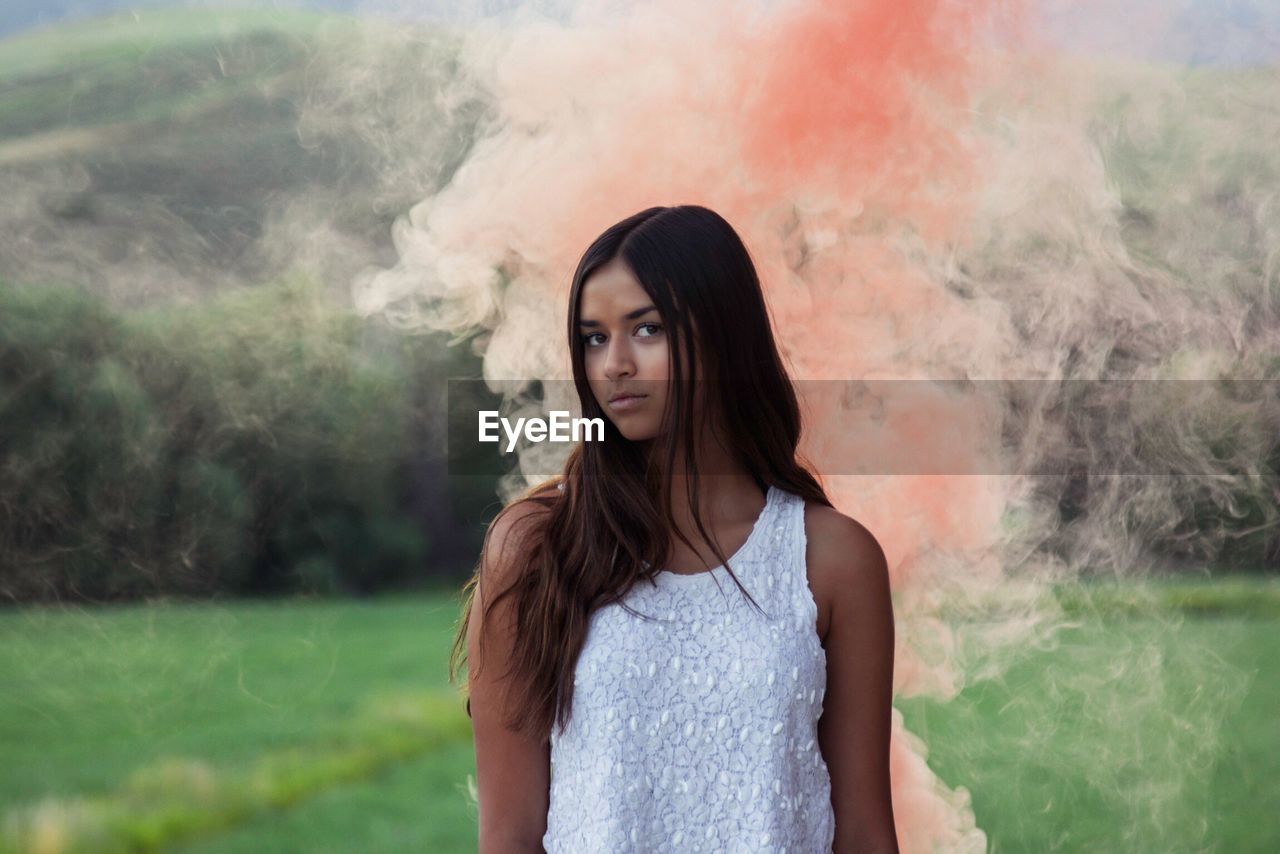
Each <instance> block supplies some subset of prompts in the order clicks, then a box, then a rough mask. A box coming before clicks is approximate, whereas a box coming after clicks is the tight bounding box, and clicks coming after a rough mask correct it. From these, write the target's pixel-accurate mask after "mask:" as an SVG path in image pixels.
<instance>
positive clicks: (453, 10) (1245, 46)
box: [0, 0, 1280, 65]
mask: <svg viewBox="0 0 1280 854" xmlns="http://www.w3.org/2000/svg"><path fill="white" fill-rule="evenodd" d="M184 5H200V6H254V7H258V8H272V7H274V8H288V7H302V8H311V9H331V10H335V11H343V12H352V11H365V12H376V13H382V14H392V15H397V16H407V17H412V18H418V19H430V18H433V17H444V18H455V19H456V18H458V17H465V16H472V15H486V14H493V13H496V12H501V11H504V10H508V9H510V8H512V7H514V6H516V5H518V3H517V2H516V0H473V2H457V0H452V2H451V0H6V2H5V3H4V4H3V5H2V6H0V37H3V36H6V35H12V34H14V33H18V32H21V31H22V30H25V29H29V28H31V27H37V26H43V25H49V24H53V23H57V22H58V21H63V20H72V19H77V18H84V17H92V16H95V15H100V14H103V13H107V12H113V11H118V10H122V9H130V8H145V7H147V6H168V7H174V6H184ZM526 5H534V6H536V7H538V8H539V9H541V10H543V11H545V12H546V13H548V14H550V15H552V16H555V15H557V14H561V13H563V10H564V9H566V8H567V7H568V6H570V5H572V4H571V2H570V0H532V2H527V3H526ZM1036 5H1037V7H1038V8H1039V9H1041V10H1042V12H1041V18H1042V20H1043V21H1044V26H1045V28H1046V31H1047V32H1048V33H1049V34H1050V39H1051V41H1052V42H1054V43H1056V44H1058V45H1060V46H1061V47H1063V49H1065V50H1069V51H1072V52H1078V53H1083V54H1092V55H1098V54H1104V55H1114V56H1124V57H1129V58H1136V59H1151V60H1160V61H1166V62H1180V63H1187V64H1191V65H1256V64H1274V63H1277V62H1280V0H1131V2H1125V3H1116V2H1114V0H1039V2H1038V3H1036Z"/></svg>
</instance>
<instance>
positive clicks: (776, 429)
mask: <svg viewBox="0 0 1280 854" xmlns="http://www.w3.org/2000/svg"><path fill="white" fill-rule="evenodd" d="M615 258H620V259H621V260H622V261H623V262H624V263H625V264H626V265H627V266H628V267H629V268H630V271H631V273H632V275H634V276H635V278H636V280H637V281H639V283H640V284H641V286H642V287H643V288H644V290H645V292H646V293H647V294H648V295H649V296H650V297H651V298H652V299H653V304H654V305H655V306H656V307H657V308H658V312H659V314H660V315H661V316H662V323H663V325H664V327H665V328H666V329H667V331H668V334H667V340H668V342H669V343H668V346H669V348H670V351H669V352H670V360H669V361H670V378H669V381H668V383H669V385H668V388H669V396H668V398H669V400H668V405H667V410H666V412H667V417H666V420H665V421H664V424H663V429H662V431H661V433H660V435H658V436H657V437H655V438H654V439H653V440H651V441H644V442H640V441H636V442H633V441H629V440H628V439H626V438H625V437H624V436H623V435H622V434H621V433H620V432H619V431H618V429H617V427H616V426H615V425H614V424H613V423H612V421H611V420H610V419H609V418H608V416H607V415H606V414H605V412H604V410H603V409H602V408H601V407H600V405H599V403H598V402H597V401H596V399H595V396H594V394H593V393H592V391H591V387H590V384H589V383H588V381H587V375H586V370H585V368H584V362H583V356H584V347H585V345H584V343H583V340H582V334H581V332H580V330H579V327H578V320H579V302H580V295H581V293H582V288H583V285H584V284H585V283H586V281H587V280H588V278H590V276H591V274H592V273H594V272H595V271H596V270H597V269H599V268H600V267H601V266H603V265H604V264H606V263H608V262H610V261H612V260H614V259H615ZM695 327H696V335H695V334H694V333H695ZM568 335H569V350H570V354H571V357H572V361H573V380H574V384H575V386H576V387H577V392H578V399H579V402H580V405H581V412H582V415H583V416H585V417H588V418H601V419H602V420H603V422H604V425H605V436H604V441H590V442H582V443H580V444H579V445H578V446H577V447H575V448H574V450H573V451H572V453H570V455H569V457H568V460H567V461H566V463H565V467H564V472H563V474H562V475H561V476H560V477H558V478H554V479H552V480H551V481H549V482H546V483H542V484H539V485H537V486H534V487H531V488H530V489H528V490H526V491H524V492H523V493H522V494H521V495H518V496H517V497H515V498H514V499H513V500H512V501H511V502H510V503H508V504H507V506H506V507H504V508H503V509H502V510H501V511H500V512H499V513H498V515H497V516H496V517H495V518H494V520H493V521H492V522H490V523H489V527H488V530H487V531H486V533H485V538H484V549H485V550H487V549H488V548H489V537H490V535H491V534H492V533H493V529H494V526H495V523H496V522H497V521H498V518H500V517H501V516H502V514H503V513H506V512H508V511H510V510H511V508H513V507H515V506H516V505H519V504H522V503H532V504H533V505H536V510H537V512H532V513H529V514H527V515H525V516H523V517H521V518H520V520H519V521H520V522H521V523H528V524H527V525H526V527H527V529H528V530H526V531H525V532H524V533H523V535H521V536H520V538H519V539H520V543H521V547H520V548H519V549H518V550H517V552H518V554H519V558H518V560H519V562H520V566H519V567H518V568H517V570H516V571H514V572H513V573H512V578H513V581H512V583H511V584H510V585H509V586H508V587H507V588H506V589H504V590H502V591H501V592H500V593H498V594H497V595H491V593H490V587H489V586H488V585H487V584H486V586H485V588H484V589H485V594H484V597H483V598H484V601H485V603H486V608H485V613H484V615H483V619H482V623H481V626H484V625H485V624H486V623H488V622H489V621H488V619H487V616H488V614H489V612H490V611H491V610H492V609H493V606H494V605H495V604H496V603H497V602H498V601H499V600H500V599H502V598H504V597H506V596H514V597H515V601H514V613H515V625H514V632H515V637H516V638H517V641H516V644H515V648H514V649H513V650H512V659H511V661H510V667H509V669H508V671H507V674H506V675H505V676H504V678H507V679H514V680H515V682H514V684H511V685H510V689H511V690H512V691H513V693H510V694H509V696H511V697H513V698H514V703H513V708H514V709H515V713H514V714H513V716H512V717H511V719H510V720H509V721H507V725H508V726H509V727H511V728H512V729H515V730H518V731H521V732H525V733H528V734H531V735H535V736H536V737H541V738H545V737H547V735H548V734H549V732H550V730H551V727H552V726H553V725H554V724H559V725H561V726H563V725H564V724H565V723H567V722H568V720H569V717H570V714H571V712H572V708H573V677H574V667H575V665H576V662H577V660H578V653H579V651H580V650H581V649H582V644H583V641H584V639H585V637H586V631H587V626H588V621H589V619H590V616H591V614H592V613H593V612H594V611H595V610H596V609H597V608H600V607H602V606H604V605H607V604H610V603H613V602H620V601H621V600H622V599H623V598H624V597H625V596H626V594H627V592H628V591H630V590H631V588H632V587H633V586H634V585H635V584H637V583H639V582H641V581H645V580H647V579H649V578H651V577H652V576H653V575H655V574H656V572H657V571H658V570H657V569H656V568H660V567H663V566H665V565H666V563H667V560H668V558H669V556H670V551H671V537H672V534H673V533H674V534H675V535H676V536H679V537H680V539H681V541H682V542H684V543H686V544H688V545H689V546H690V548H693V545H692V544H691V543H689V541H688V540H687V539H686V538H685V537H684V536H683V535H681V534H680V533H679V532H678V531H677V529H676V524H675V520H674V519H673V518H672V515H671V510H670V503H669V501H667V500H664V499H665V498H666V497H667V496H669V494H670V488H671V487H670V484H671V477H670V473H671V472H672V471H674V466H675V463H676V455H677V452H678V450H679V451H681V453H680V456H681V457H682V466H683V469H684V472H685V473H686V475H687V478H686V483H687V484H688V497H689V507H690V509H691V512H692V514H693V518H694V522H695V524H696V526H697V529H698V531H699V533H700V535H701V536H702V538H703V540H704V541H705V542H707V543H709V544H710V546H711V548H712V551H713V552H714V553H715V555H716V557H717V558H718V559H719V560H720V562H721V565H723V566H725V568H726V569H727V570H728V571H729V574H730V576H731V577H732V578H733V580H734V583H735V584H736V585H737V586H738V588H739V590H741V591H742V592H743V593H744V594H746V595H747V598H748V599H750V598H751V597H750V594H749V593H748V592H747V591H746V589H745V588H744V587H743V586H742V584H741V583H740V582H739V581H738V578H737V576H736V575H734V574H733V571H732V569H731V568H730V567H729V566H728V558H727V557H726V556H725V555H724V554H722V552H721V549H720V546H719V544H718V543H716V542H715V541H714V538H712V537H710V536H708V534H707V531H706V529H705V528H704V527H703V523H702V519H701V517H700V515H699V513H698V507H699V501H698V487H697V480H698V478H697V473H698V468H697V460H695V459H694V455H695V454H694V450H695V448H696V444H695V436H696V435H697V433H696V429H697V427H698V425H695V424H694V423H693V418H692V417H691V416H692V413H693V402H694V391H695V389H694V387H693V386H694V383H693V382H688V381H686V380H685V379H684V376H685V375H684V371H683V370H682V366H683V365H685V364H686V362H685V360H688V359H691V358H694V357H696V358H697V359H699V360H700V364H701V366H702V379H699V380H698V381H697V382H698V384H699V385H700V388H699V389H698V393H699V394H700V395H701V397H702V403H703V407H704V410H703V412H704V416H706V415H707V413H712V414H714V413H719V416H720V417H719V425H720V426H721V427H722V432H721V434H720V435H719V437H718V438H719V440H720V441H721V442H723V443H724V446H725V447H726V449H728V450H729V451H730V453H731V454H732V455H733V456H734V457H735V458H736V460H737V461H738V462H739V463H740V464H741V465H742V466H743V467H744V468H745V469H746V470H747V471H748V472H750V474H751V476H752V477H753V478H754V480H755V481H756V483H757V485H758V486H759V487H760V488H761V490H762V491H767V490H768V487H769V486H776V487H778V488H780V489H782V490H784V491H787V492H792V493H795V494H797V495H801V496H803V497H804V498H806V499H808V500H811V501H815V502H818V503H820V504H825V505H827V506H830V505H831V502H830V501H829V500H828V499H827V496H826V493H825V491H824V490H823V488H822V486H821V485H820V484H819V482H818V480H817V478H816V477H815V476H814V475H813V474H812V473H811V472H810V471H809V468H808V467H807V466H806V465H804V464H803V463H802V462H801V461H800V460H799V459H798V458H797V446H798V444H799V441H800V430H801V420H800V407H799V403H798V401H797V398H796V394H795V390H794V388H793V387H792V384H791V380H790V378H789V377H788V375H787V372H786V369H785V368H784V366H783V362H782V357H781V355H780V354H779V351H778V347H777V344H776V342H775V341H774V337H773V328H772V324H771V322H770V317H769V313H768V308H767V306H766V304H765V299H764V294H763V292H762V291H761V288H760V279H759V276H758V275H757V274H756V269H755V265H754V264H753V263H752V261H751V256H750V253H749V252H748V251H747V248H746V246H745V245H744V244H743V242H742V239H741V238H740V237H739V236H738V234H737V232H735V231H734V229H733V227H732V226H731V225H730V224H729V223H728V222H726V221H725V219H724V218H723V217H721V216H720V215H719V214H717V213H715V212H714V211H712V210H709V209H708V208H705V207H701V206H698V205H679V206H675V207H652V208H648V209H646V210H643V211H641V212H639V213H637V214H634V215H633V216H629V217H627V218H626V219H624V220H622V221H621V222H619V223H617V224H616V225H613V226H610V227H609V228H608V229H606V230H605V231H604V233H603V234H601V235H600V236H599V237H597V238H596V239H595V241H594V242H592V244H591V245H590V246H589V247H588V248H587V251H586V252H585V253H584V254H583V256H582V259H581V260H580V261H579V262H578V267H577V270H576V271H575V272H574V274H573V285H572V289H571V291H570V294H569V313H568ZM689 364H692V362H690V363H689ZM690 376H692V373H690ZM681 437H683V439H681ZM659 449H661V450H662V452H661V453H659ZM560 484H563V490H561V489H560V488H559V485H560ZM513 534H514V531H513ZM512 539H515V537H514V536H513V537H512ZM694 551H695V553H696V551H697V549H694ZM484 564H485V561H484V559H483V553H482V557H481V560H480V561H479V563H478V564H477V566H476V569H475V572H474V574H473V575H472V577H471V579H470V580H469V581H468V582H467V584H466V585H465V586H464V587H463V590H462V594H463V596H464V598H465V602H464V606H463V617H462V620H461V625H460V628H459V631H458V634H457V637H456V638H455V640H454V645H453V651H452V654H451V655H450V660H449V677H450V680H453V679H454V678H455V675H456V672H457V669H458V663H459V660H460V656H461V655H462V654H463V653H464V652H465V648H466V636H467V626H468V624H469V622H470V620H471V617H472V606H473V604H474V602H475V590H476V587H477V585H479V584H480V582H481V577H480V576H481V571H482V569H483V567H484ZM752 604H753V605H754V604H755V602H754V600H752ZM624 607H625V605H624ZM757 607H758V606H757ZM483 641H484V632H481V634H480V642H481V643H483ZM470 712H471V701H470V700H469V699H468V700H467V713H468V714H470Z"/></svg>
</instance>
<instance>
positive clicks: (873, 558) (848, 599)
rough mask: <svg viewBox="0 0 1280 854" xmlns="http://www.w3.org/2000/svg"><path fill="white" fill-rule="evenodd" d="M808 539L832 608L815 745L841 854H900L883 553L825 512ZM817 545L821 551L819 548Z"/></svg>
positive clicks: (848, 522) (849, 522) (853, 526)
mask: <svg viewBox="0 0 1280 854" xmlns="http://www.w3.org/2000/svg"><path fill="white" fill-rule="evenodd" d="M815 515H818V516H820V517H822V521H821V522H819V523H818V524H816V525H814V528H815V529H816V530H815V533H817V531H818V530H820V531H821V534H819V535H818V536H817V537H816V539H817V540H818V542H813V540H814V539H815V538H814V537H811V538H810V542H811V551H810V556H809V560H810V561H811V566H810V571H811V573H812V575H813V576H814V578H815V579H817V581H816V583H817V584H818V585H820V586H821V588H822V589H823V590H824V591H825V595H824V599H826V602H827V607H828V608H829V614H830V616H829V618H828V622H827V635H826V638H825V639H824V642H823V646H824V647H825V649H826V653H827V692H826V695H825V698H824V700H823V709H822V717H821V718H820V719H819V721H818V741H819V744H820V746H821V748H822V755H823V759H824V760H825V761H826V763H827V768H828V770H829V771H830V773H831V803H832V807H833V809H834V811H835V825H836V827H835V844H834V846H833V850H834V851H835V852H836V854H872V852H874V854H897V852H898V839H897V831H896V829H895V827H894V821H893V797H892V793H891V791H890V782H889V737H890V732H891V727H892V703H893V653H894V626H893V604H892V602H891V600H890V595H889V593H890V591H889V567H888V563H887V561H886V559H885V555H884V550H883V549H881V547H880V544H879V543H878V542H877V541H876V538H875V537H874V536H872V534H871V532H870V531H868V530H867V529H866V528H864V527H863V526H862V525H860V524H859V523H858V522H856V521H854V520H853V519H850V518H849V517H847V516H845V515H843V514H840V513H838V512H835V511H833V510H831V509H830V508H827V509H826V512H825V513H820V514H815ZM814 546H816V547H814Z"/></svg>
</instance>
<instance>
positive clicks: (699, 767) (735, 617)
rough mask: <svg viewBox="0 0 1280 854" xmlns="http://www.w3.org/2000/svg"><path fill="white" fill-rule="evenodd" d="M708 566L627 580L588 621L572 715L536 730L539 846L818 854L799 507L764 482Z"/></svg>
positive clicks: (815, 714) (817, 689)
mask: <svg viewBox="0 0 1280 854" xmlns="http://www.w3.org/2000/svg"><path fill="white" fill-rule="evenodd" d="M729 566H730V567H731V568H732V570H733V572H734V573H735V574H736V575H737V576H738V580H739V581H740V582H741V583H742V585H743V587H745V588H746V589H747V590H749V591H751V595H752V596H753V597H754V598H755V600H756V602H757V603H758V604H759V605H760V607H761V608H762V609H763V610H764V611H765V612H766V614H764V615H762V614H760V613H759V612H757V611H756V610H755V609H754V608H752V606H751V603H750V602H748V601H747V600H746V598H745V597H744V596H743V594H742V592H741V591H740V590H739V589H738V587H737V586H736V585H735V584H734V583H733V579H732V578H730V577H729V574H728V572H727V571H726V570H725V568H724V567H723V566H718V567H716V568H715V569H714V570H710V571H702V572H698V573H695V574H692V575H683V574H677V573H672V572H667V571H663V572H660V573H658V575H657V577H656V579H655V581H654V583H652V584H651V583H649V582H648V581H641V582H639V583H637V584H636V586H635V587H634V588H633V589H632V590H631V592H630V593H629V594H628V596H627V598H626V600H625V602H626V604H627V605H628V606H629V607H631V608H632V609H634V610H636V611H638V612H640V613H641V614H646V615H649V616H652V617H655V618H656V619H655V620H644V619H642V618H641V617H638V616H634V615H632V614H630V613H628V612H627V610H626V609H625V608H623V607H622V604H621V603H618V604H611V605H608V606H605V607H603V608H601V609H599V610H597V611H596V612H595V613H594V614H592V617H591V621H590V623H589V627H588V633H587V639H586V643H585V645H584V647H583V650H582V654H581V656H580V657H579V659H578V663H577V667H576V671H575V678H574V685H575V688H574V701H573V714H572V716H571V718H570V720H569V722H568V724H567V726H566V727H565V728H564V730H563V731H561V730H560V729H559V728H558V727H555V726H553V727H552V730H551V736H550V741H551V745H550V746H551V791H550V802H549V808H548V812H547V831H546V834H545V835H544V836H543V839H542V844H543V847H544V848H545V849H546V850H547V852H549V854H562V852H572V854H586V852H624V851H628V852H635V851H646V852H648V851H655V852H664V851H671V852H677V851H678V852H685V851H716V852H720V851H730V852H762V851H771V852H787V854H812V852H818V851H822V852H829V851H830V850H831V845H832V840H833V838H834V835H835V820H834V815H833V811H832V806H831V778H830V775H829V773H828V770H827V764H826V762H825V761H824V759H823V757H822V754H821V752H820V750H819V747H818V734H817V723H818V718H819V716H820V715H821V714H822V702H823V697H824V695H825V693H826V682H827V680H826V663H827V662H826V652H825V650H824V649H823V648H822V644H821V642H820V640H819V638H818V632H817V616H818V609H817V605H816V603H815V602H814V598H813V595H812V593H811V591H810V587H809V581H808V577H807V572H806V562H805V530H804V499H803V498H802V497H800V496H798V495H794V494H792V493H789V492H786V491H783V490H781V489H779V488H777V487H773V486H771V487H769V490H768V496H767V500H766V503H765V509H764V511H763V512H762V513H761V514H760V517H759V518H758V519H757V520H756V523H755V527H754V528H753V529H752V532H751V535H750V537H749V538H748V539H747V542H746V543H745V544H744V545H743V546H742V548H741V549H739V550H738V552H737V553H735V554H733V555H731V556H730V557H729Z"/></svg>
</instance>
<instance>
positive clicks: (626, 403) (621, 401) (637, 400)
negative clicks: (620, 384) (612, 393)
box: [609, 394, 648, 412]
mask: <svg viewBox="0 0 1280 854" xmlns="http://www.w3.org/2000/svg"><path fill="white" fill-rule="evenodd" d="M647 397H648V395H646V394H639V395H631V396H629V397H619V398H616V399H614V400H611V401H609V408H610V409H612V410H614V411H615V412H626V411H627V410H630V409H635V408H637V407H639V406H642V405H643V404H644V402H645V399H646V398H647Z"/></svg>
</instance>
